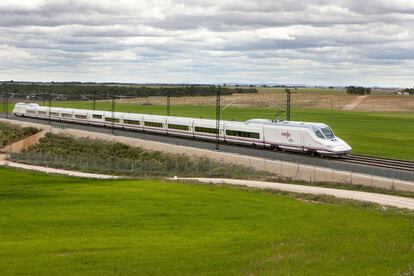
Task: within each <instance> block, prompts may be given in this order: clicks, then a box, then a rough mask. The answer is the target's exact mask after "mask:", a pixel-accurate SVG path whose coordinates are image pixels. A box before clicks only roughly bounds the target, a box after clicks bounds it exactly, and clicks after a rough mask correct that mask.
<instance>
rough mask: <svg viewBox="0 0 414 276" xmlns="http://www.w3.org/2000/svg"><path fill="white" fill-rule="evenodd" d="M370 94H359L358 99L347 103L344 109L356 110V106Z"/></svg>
mask: <svg viewBox="0 0 414 276" xmlns="http://www.w3.org/2000/svg"><path fill="white" fill-rule="evenodd" d="M367 97H368V96H367V95H365V96H358V97H356V99H355V100H354V101H353V102H352V103H349V104H347V105H345V106H344V107H343V108H342V109H343V110H354V109H355V108H357V107H358V106H359V105H360V104H361V103H362V102H363V101H364V100H365V99H366V98H367Z"/></svg>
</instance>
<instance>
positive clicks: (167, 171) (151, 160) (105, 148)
mask: <svg viewBox="0 0 414 276" xmlns="http://www.w3.org/2000/svg"><path fill="white" fill-rule="evenodd" d="M11 158H12V159H14V160H16V161H18V162H23V163H27V164H34V165H42V166H49V167H53V168H63V169H71V170H79V171H85V172H97V173H106V174H117V175H125V176H128V175H129V176H134V177H174V176H176V175H179V176H181V177H225V178H242V179H252V178H254V179H264V178H266V177H268V176H274V175H273V174H271V173H266V172H258V171H255V170H253V169H250V168H247V167H243V166H237V165H232V164H224V163H221V162H216V161H213V160H211V159H208V158H201V157H189V156H185V155H178V154H168V153H163V152H157V151H149V150H144V149H142V148H138V147H130V146H127V145H125V144H121V143H111V142H105V141H99V140H89V139H78V138H73V137H69V136H62V135H56V134H50V133H49V134H47V135H46V136H45V137H43V138H42V139H40V141H39V143H38V144H36V145H34V146H32V147H30V148H29V149H28V150H27V151H25V152H24V153H23V154H15V155H11Z"/></svg>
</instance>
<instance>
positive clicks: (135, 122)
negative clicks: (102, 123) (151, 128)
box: [124, 119, 141, 126]
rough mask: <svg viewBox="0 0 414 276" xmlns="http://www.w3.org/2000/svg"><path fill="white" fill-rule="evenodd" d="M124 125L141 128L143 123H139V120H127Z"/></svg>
mask: <svg viewBox="0 0 414 276" xmlns="http://www.w3.org/2000/svg"><path fill="white" fill-rule="evenodd" d="M124 124H127V125H136V126H139V125H140V124H141V122H140V121H137V120H127V119H124Z"/></svg>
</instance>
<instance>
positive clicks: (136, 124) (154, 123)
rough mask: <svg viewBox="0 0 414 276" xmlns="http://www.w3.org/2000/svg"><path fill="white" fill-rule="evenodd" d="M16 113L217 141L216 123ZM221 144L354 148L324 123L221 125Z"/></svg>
mask: <svg viewBox="0 0 414 276" xmlns="http://www.w3.org/2000/svg"><path fill="white" fill-rule="evenodd" d="M13 113H14V114H15V115H16V116H25V117H33V118H41V119H51V120H54V121H65V122H71V123H79V124H89V125H96V126H105V127H116V128H120V129H130V130H137V131H147V132H154V133H162V134H167V135H175V136H183V137H191V138H199V139H206V140H216V135H217V128H216V121H215V120H208V119H197V118H185V117H175V116H158V115H147V114H135V113H122V112H107V111H97V110H84V109H71V108H57V107H52V108H49V107H45V106H40V105H38V104H34V103H17V104H16V106H15V107H14V110H13ZM219 139H220V141H221V142H225V143H234V144H244V145H251V146H261V147H267V148H272V149H280V150H287V151H299V152H308V153H311V154H319V155H330V156H343V155H346V154H348V153H350V152H351V150H352V149H351V147H350V146H349V145H348V144H347V143H346V142H345V141H343V140H341V139H340V138H338V137H336V136H335V135H334V133H333V132H332V130H331V128H330V127H329V126H327V125H325V124H321V123H306V122H292V121H278V122H274V121H271V120H265V119H253V120H249V121H246V122H235V121H221V123H220V129H219Z"/></svg>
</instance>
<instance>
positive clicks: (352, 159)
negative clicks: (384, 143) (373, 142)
mask: <svg viewBox="0 0 414 276" xmlns="http://www.w3.org/2000/svg"><path fill="white" fill-rule="evenodd" d="M342 161H344V162H347V163H353V164H360V165H367V166H375V167H381V168H388V169H396V170H402V171H409V172H414V162H412V161H405V160H397V159H390V158H380V157H373V156H365V155H358V154H350V155H348V156H347V157H344V158H343V159H342Z"/></svg>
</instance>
